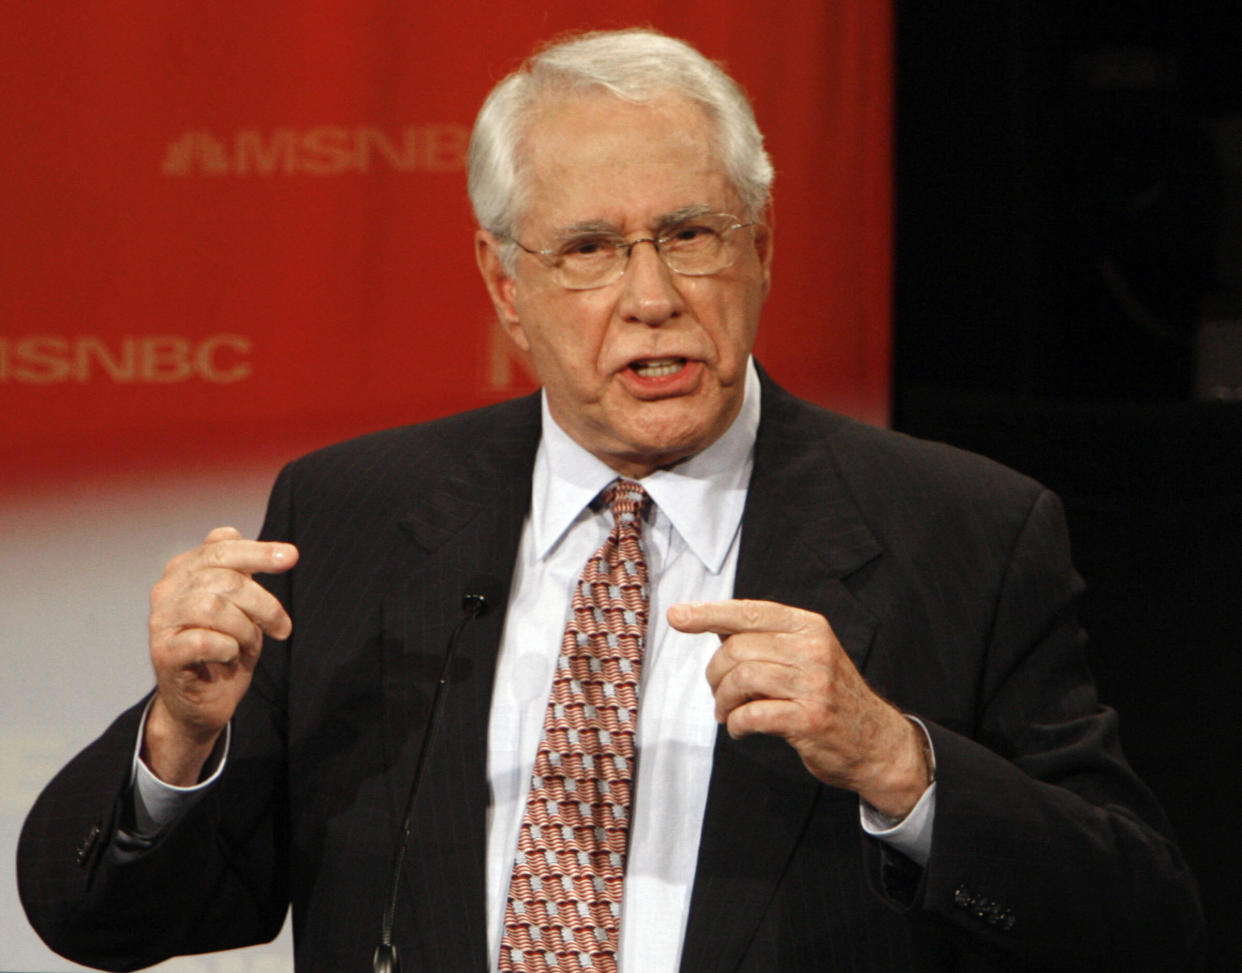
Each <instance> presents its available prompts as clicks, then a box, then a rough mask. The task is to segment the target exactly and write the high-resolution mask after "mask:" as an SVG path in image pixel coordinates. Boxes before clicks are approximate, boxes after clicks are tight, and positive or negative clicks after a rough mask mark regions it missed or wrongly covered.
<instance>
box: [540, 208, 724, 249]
mask: <svg viewBox="0 0 1242 973" xmlns="http://www.w3.org/2000/svg"><path fill="white" fill-rule="evenodd" d="M714 212H716V210H714V209H713V208H712V207H710V206H708V205H707V204H706V203H692V204H690V205H689V206H683V207H681V208H680V209H675V210H673V211H672V212H671V213H663V214H661V215H660V216H657V217H656V218H655V221H654V223H653V226H654V229H653V231H652V232H654V233H655V234H656V235H657V236H658V235H659V234H660V233H661V232H662V231H663V230H666V229H667V228H668V227H670V226H676V225H677V224H679V223H684V222H685V221H686V220H692V219H694V218H695V217H697V216H703V215H704V214H706V213H714ZM601 233H603V234H608V235H616V236H624V234H623V233H622V232H621V228H620V227H619V226H617V225H616V224H615V223H610V222H609V221H608V220H582V221H581V222H579V223H571V224H570V225H569V226H567V227H565V228H563V229H561V230H559V231H558V232H557V233H556V235H555V238H556V239H557V240H572V239H574V238H575V237H580V236H590V235H593V234H601Z"/></svg>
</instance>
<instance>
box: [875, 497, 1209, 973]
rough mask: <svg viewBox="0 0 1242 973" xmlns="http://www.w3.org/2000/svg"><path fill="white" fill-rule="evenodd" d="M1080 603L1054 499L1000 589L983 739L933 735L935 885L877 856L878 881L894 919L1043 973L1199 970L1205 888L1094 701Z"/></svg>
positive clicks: (931, 870) (1018, 547)
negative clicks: (899, 914)
mask: <svg viewBox="0 0 1242 973" xmlns="http://www.w3.org/2000/svg"><path fill="white" fill-rule="evenodd" d="M1081 587H1082V583H1081V581H1080V579H1079V578H1078V577H1077V575H1076V574H1075V572H1074V571H1073V569H1072V567H1071V564H1070V557H1069V545H1068V540H1067V534H1066V530H1065V526H1064V519H1063V515H1062V512H1061V506H1060V503H1059V501H1058V500H1057V499H1056V497H1055V496H1054V495H1053V494H1051V493H1049V492H1047V491H1044V492H1042V493H1040V494H1039V495H1038V497H1037V499H1036V500H1035V502H1034V505H1033V506H1032V508H1031V510H1030V512H1029V514H1028V516H1027V518H1026V520H1025V523H1024V524H1023V526H1022V528H1021V530H1020V532H1019V534H1018V536H1017V538H1016V541H1015V542H1014V544H1013V547H1012V552H1011V555H1010V557H1009V559H1008V563H1007V567H1006V570H1005V576H1004V578H1003V579H1002V581H1001V584H1000V589H999V591H1000V594H999V598H998V600H997V604H996V610H995V616H994V619H993V620H992V623H991V626H990V638H989V640H988V645H987V651H986V653H985V656H984V660H985V661H984V665H983V670H982V673H981V675H980V678H979V679H978V682H977V684H976V686H975V688H974V691H975V692H976V693H977V695H978V701H977V704H976V706H975V709H974V712H975V713H976V714H977V715H976V725H975V726H974V727H971V728H969V732H964V731H965V729H966V728H962V727H958V728H954V729H949V728H946V727H944V726H941V725H938V724H937V723H935V722H934V721H931V720H928V721H927V722H928V728H929V730H930V732H931V735H932V739H933V743H934V746H935V751H936V758H937V797H936V801H937V805H936V818H935V824H934V828H933V836H932V848H931V857H930V859H929V861H928V863H927V866H926V869H924V870H921V871H920V870H918V869H916V868H914V867H913V866H912V865H910V863H908V862H902V861H901V860H900V856H896V855H894V854H893V853H892V852H890V851H887V850H884V849H882V848H880V847H878V846H877V845H876V844H875V843H874V842H868V845H869V847H868V852H867V853H868V856H869V858H870V865H871V874H872V876H873V878H874V880H875V881H876V883H877V884H878V885H879V886H880V888H881V890H882V892H883V894H885V895H886V896H887V897H888V898H889V899H890V902H891V903H892V904H895V905H897V906H898V907H899V908H904V909H909V910H910V911H911V912H912V913H917V912H920V911H921V912H923V913H925V914H931V915H934V916H936V917H937V918H938V919H940V920H943V921H944V922H947V923H949V924H950V925H952V926H954V927H957V928H958V930H959V931H960V932H962V933H965V934H966V935H967V936H969V937H970V938H971V939H973V940H974V941H976V943H978V944H979V945H980V946H981V947H982V948H984V949H985V950H988V951H995V953H996V954H997V955H998V956H1003V955H1008V956H1010V957H1011V958H1013V959H1014V961H1015V962H1017V963H1029V964H1030V965H1031V967H1032V968H1035V969H1056V970H1113V969H1115V970H1188V969H1195V968H1197V964H1198V962H1199V961H1197V960H1196V959H1193V958H1191V955H1190V954H1194V955H1198V954H1199V953H1200V952H1201V950H1202V940H1203V926H1202V912H1201V909H1200V905H1199V902H1198V897H1197V893H1196V890H1195V887H1194V882H1193V879H1192V878H1191V876H1190V874H1189V872H1188V870H1187V867H1186V864H1185V862H1184V861H1183V860H1182V858H1181V855H1180V853H1179V851H1178V849H1177V847H1176V845H1175V844H1174V842H1173V841H1172V839H1171V837H1170V836H1169V826H1168V823H1167V821H1166V820H1165V817H1164V814H1163V812H1162V811H1161V809H1160V807H1159V806H1158V804H1157V803H1156V801H1155V799H1154V798H1153V796H1152V795H1151V793H1150V792H1149V791H1148V790H1147V789H1146V787H1145V786H1144V785H1143V784H1142V783H1141V782H1140V781H1139V780H1138V779H1137V778H1136V777H1135V775H1134V773H1133V772H1132V771H1131V769H1130V768H1129V766H1128V765H1127V763H1126V761H1125V758H1124V757H1123V756H1122V753H1121V749H1120V745H1119V743H1118V735H1117V717H1116V714H1115V713H1114V712H1113V711H1112V710H1110V709H1107V708H1105V707H1101V706H1100V705H1099V704H1098V702H1097V700H1096V695H1095V689H1094V685H1093V682H1092V678H1091V675H1090V672H1089V670H1088V668H1087V664H1086V659H1085V652H1084V645H1083V642H1084V638H1083V634H1082V632H1081V630H1080V628H1079V626H1078V623H1077V620H1076V602H1077V599H1078V596H1079V594H1080V590H1081ZM1012 968H1025V967H1023V966H1020V965H1019V966H1014V967H1012Z"/></svg>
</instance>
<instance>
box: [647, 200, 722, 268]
mask: <svg viewBox="0 0 1242 973" xmlns="http://www.w3.org/2000/svg"><path fill="white" fill-rule="evenodd" d="M736 227H737V220H735V219H734V218H733V217H732V216H726V215H723V214H710V215H707V216H700V217H696V218H695V219H693V220H687V221H686V222H684V223H679V224H678V225H677V226H675V227H673V228H672V229H671V230H669V231H668V232H667V233H664V234H662V235H661V237H660V253H661V254H662V255H663V257H664V262H665V263H667V264H668V265H669V267H671V268H672V269H673V270H675V271H677V273H679V274H691V275H697V276H704V275H706V274H714V273H716V271H718V270H723V269H724V268H725V267H727V266H728V265H729V264H731V263H732V262H733V261H734V260H735V259H736V258H737V251H736V246H735V245H734V243H733V240H734V238H735V236H736V235H735V234H734V233H733V232H732V231H733V230H734V229H735V228H736Z"/></svg>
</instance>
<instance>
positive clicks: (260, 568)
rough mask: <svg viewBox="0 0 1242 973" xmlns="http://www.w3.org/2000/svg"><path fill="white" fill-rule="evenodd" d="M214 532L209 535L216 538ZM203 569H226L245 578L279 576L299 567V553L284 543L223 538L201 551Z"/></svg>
mask: <svg viewBox="0 0 1242 973" xmlns="http://www.w3.org/2000/svg"><path fill="white" fill-rule="evenodd" d="M217 533H218V531H212V533H211V534H209V535H208V537H209V538H210V537H211V536H212V535H215V534H217ZM199 552H200V555H201V559H202V563H203V564H204V566H209V567H216V568H227V569H229V570H232V571H240V572H241V573H243V574H248V575H253V574H280V573H282V572H284V571H288V570H289V569H290V568H291V567H293V566H294V565H295V564H297V563H298V549H297V548H296V547H294V546H293V545H292V544H286V543H284V542H283V541H249V540H245V539H244V538H242V537H240V536H237V537H222V538H220V539H217V540H208V542H207V543H206V544H204V545H203V546H202V547H201V548H199Z"/></svg>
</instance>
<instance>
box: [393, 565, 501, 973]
mask: <svg viewBox="0 0 1242 973" xmlns="http://www.w3.org/2000/svg"><path fill="white" fill-rule="evenodd" d="M484 580H486V579H480V580H477V581H475V582H472V583H471V584H470V586H469V587H470V588H471V589H480V588H484V587H485V585H484V584H483V581H484ZM486 587H494V584H493V583H491V582H490V581H489V582H488V583H487V585H486ZM489 607H490V606H489V605H488V599H487V595H486V594H484V593H475V591H473V590H472V591H469V592H468V593H467V594H466V595H464V596H462V600H461V609H462V616H461V620H460V621H458V623H457V625H456V626H454V628H453V631H452V633H451V634H450V635H449V640H448V647H447V648H446V649H445V651H444V661H443V662H442V663H441V664H440V680H439V682H437V683H436V689H435V693H434V694H433V695H432V697H431V715H430V716H429V717H428V718H427V730H426V732H425V733H424V734H423V742H422V745H421V746H420V747H419V748H418V760H417V762H416V763H415V764H414V779H413V781H411V783H410V795H409V797H408V798H407V799H406V802H405V818H404V819H403V820H402V822H401V834H400V841H399V844H398V846H397V854H396V857H395V858H394V860H393V865H392V886H391V890H390V892H389V896H388V904H387V905H386V906H385V907H384V920H383V924H382V926H381V935H380V943H379V945H378V946H376V947H375V952H374V954H373V955H372V957H371V967H372V970H373V973H401V962H400V959H399V957H398V956H397V947H396V946H394V945H393V944H392V925H393V919H394V917H395V915H396V912H397V893H398V890H399V888H400V885H401V867H402V865H404V864H405V852H406V848H408V847H409V844H410V832H411V831H412V830H413V824H414V804H415V801H416V800H417V798H418V785H419V782H420V781H421V780H422V776H423V766H424V764H425V763H426V761H427V753H428V751H429V750H430V749H431V741H432V739H433V737H434V736H435V732H436V729H437V728H438V727H439V725H440V713H441V712H442V711H443V709H444V699H445V696H446V695H447V693H446V691H445V690H446V688H447V686H448V676H449V666H451V665H452V662H453V655H454V653H455V650H456V649H457V640H458V639H459V638H460V637H461V633H462V632H463V631H464V630H465V628H466V626H467V625H468V624H470V622H472V621H473V620H474V619H476V618H479V617H481V616H482V615H485V614H486V613H487V610H488V608H489Z"/></svg>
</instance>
